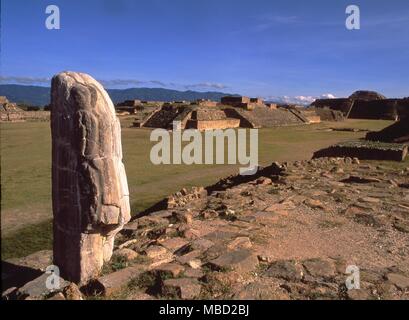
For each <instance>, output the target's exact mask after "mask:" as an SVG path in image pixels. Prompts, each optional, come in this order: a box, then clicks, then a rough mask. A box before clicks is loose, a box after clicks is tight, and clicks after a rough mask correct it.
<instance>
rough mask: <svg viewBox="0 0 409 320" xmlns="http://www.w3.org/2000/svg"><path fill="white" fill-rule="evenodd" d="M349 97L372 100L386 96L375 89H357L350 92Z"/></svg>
mask: <svg viewBox="0 0 409 320" xmlns="http://www.w3.org/2000/svg"><path fill="white" fill-rule="evenodd" d="M349 99H353V100H364V101H372V100H384V99H386V97H385V96H384V95H382V94H380V93H378V92H375V91H366V90H358V91H355V92H354V93H353V94H351V95H350V96H349Z"/></svg>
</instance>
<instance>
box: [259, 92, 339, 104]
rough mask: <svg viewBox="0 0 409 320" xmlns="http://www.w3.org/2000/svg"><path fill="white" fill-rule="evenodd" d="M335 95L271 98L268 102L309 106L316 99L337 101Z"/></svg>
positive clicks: (267, 98) (267, 99) (268, 98)
mask: <svg viewBox="0 0 409 320" xmlns="http://www.w3.org/2000/svg"><path fill="white" fill-rule="evenodd" d="M335 98H336V97H335V95H333V94H331V93H325V94H322V95H320V96H318V97H317V96H270V97H266V98H265V100H266V101H275V102H279V103H284V104H298V105H309V104H311V103H312V102H314V101H315V100H316V99H335Z"/></svg>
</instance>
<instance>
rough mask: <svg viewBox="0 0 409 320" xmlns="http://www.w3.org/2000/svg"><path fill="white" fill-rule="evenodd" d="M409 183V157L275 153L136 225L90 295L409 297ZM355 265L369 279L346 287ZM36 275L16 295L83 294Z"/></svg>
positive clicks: (187, 193)
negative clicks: (403, 162)
mask: <svg viewBox="0 0 409 320" xmlns="http://www.w3.org/2000/svg"><path fill="white" fill-rule="evenodd" d="M403 168H404V167H403ZM408 186H409V167H408V168H406V169H403V170H396V169H394V168H389V167H385V166H380V165H377V163H374V162H367V163H360V161H359V160H357V159H351V158H321V159H314V160H308V161H296V162H293V163H282V164H280V163H273V164H272V165H271V166H268V167H266V168H261V169H260V170H259V172H258V174H256V175H255V176H252V177H249V176H246V177H244V176H231V177H228V178H225V179H223V180H221V181H220V182H219V183H217V184H215V185H213V186H211V187H208V188H192V189H184V190H182V191H181V192H178V193H175V194H174V195H172V196H170V197H168V198H167V199H165V200H164V201H163V204H165V206H164V207H163V210H160V211H156V210H154V211H153V212H151V213H150V214H148V215H145V216H142V217H138V218H136V219H134V220H133V221H132V222H130V223H128V224H127V225H126V226H125V227H124V229H123V230H122V231H121V233H120V234H121V236H120V237H118V238H117V239H116V242H115V251H114V255H113V259H112V260H111V262H109V263H107V264H106V265H105V266H104V268H103V274H102V275H101V276H100V277H98V278H96V279H94V280H93V281H91V282H90V283H89V284H88V285H87V286H85V287H83V288H81V291H82V293H80V294H81V295H86V296H87V298H99V299H101V298H110V299H138V300H141V299H258V300H260V299H285V300H288V299H376V300H377V299H409V247H408V243H409V193H408ZM36 261H38V259H37V260H36ZM10 263H11V262H10ZM13 263H14V264H18V263H19V262H18V261H13ZM25 265H26V266H27V259H26V261H25ZM36 268H38V267H36ZM351 268H354V269H355V270H358V272H359V276H360V289H353V288H350V289H348V287H347V286H346V283H347V282H346V281H347V279H348V277H350V276H351V274H350V270H351ZM357 268H358V269H357ZM36 279H37V280H36ZM36 279H34V280H33V281H32V282H30V283H29V284H26V285H23V284H21V283H20V284H19V285H18V286H16V287H15V288H11V289H9V290H8V291H7V296H8V297H14V298H15V297H19V298H21V299H30V298H33V299H34V298H35V299H39V298H43V299H44V298H51V299H72V298H73V297H75V298H79V297H81V296H78V294H77V295H76V294H75V292H77V293H78V291H77V290H76V287H75V286H74V285H72V284H69V283H65V282H62V283H63V286H62V287H63V288H62V289H61V290H59V291H57V292H53V293H50V292H47V291H42V294H39V292H41V289H42V288H43V287H44V285H43V287H41V283H43V282H44V281H43V280H44V279H42V278H41V279H40V280H42V281H43V282H41V281H40V280H38V278H36ZM33 288H36V290H34V289H33ZM68 288H69V289H68ZM68 293H71V295H69V294H68ZM4 297H6V295H4Z"/></svg>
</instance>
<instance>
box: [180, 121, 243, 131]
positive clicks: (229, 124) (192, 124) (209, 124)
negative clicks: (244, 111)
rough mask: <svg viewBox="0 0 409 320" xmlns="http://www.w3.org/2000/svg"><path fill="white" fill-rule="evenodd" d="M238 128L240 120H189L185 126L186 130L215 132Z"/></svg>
mask: <svg viewBox="0 0 409 320" xmlns="http://www.w3.org/2000/svg"><path fill="white" fill-rule="evenodd" d="M238 127H240V119H224V120H189V121H188V122H187V124H186V129H197V130H200V131H203V130H215V129H229V128H238Z"/></svg>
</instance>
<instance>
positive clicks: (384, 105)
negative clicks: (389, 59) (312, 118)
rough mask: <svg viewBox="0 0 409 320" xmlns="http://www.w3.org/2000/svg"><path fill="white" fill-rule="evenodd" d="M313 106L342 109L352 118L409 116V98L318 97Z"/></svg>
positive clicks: (395, 118) (388, 118) (390, 118)
mask: <svg viewBox="0 0 409 320" xmlns="http://www.w3.org/2000/svg"><path fill="white" fill-rule="evenodd" d="M311 106H314V107H316V108H321V109H322V108H326V107H327V108H329V109H331V110H337V111H341V112H342V113H343V114H344V116H345V117H347V118H350V119H383V120H397V119H400V118H404V117H408V116H409V99H382V100H371V101H365V100H352V99H349V98H345V99H317V100H316V101H314V102H313V103H312V104H311Z"/></svg>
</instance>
